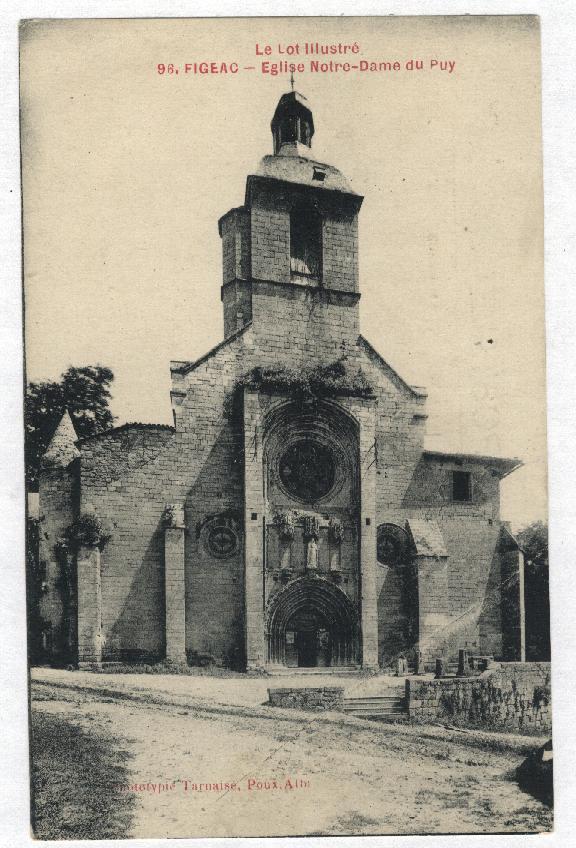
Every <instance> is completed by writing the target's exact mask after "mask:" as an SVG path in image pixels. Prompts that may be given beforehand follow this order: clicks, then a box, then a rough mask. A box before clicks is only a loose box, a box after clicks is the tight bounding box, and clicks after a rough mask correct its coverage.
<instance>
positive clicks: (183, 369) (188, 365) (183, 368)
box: [170, 321, 252, 374]
mask: <svg viewBox="0 0 576 848" xmlns="http://www.w3.org/2000/svg"><path fill="white" fill-rule="evenodd" d="M251 326H252V322H251V321H249V322H248V323H247V324H245V325H244V326H243V327H241V328H240V329H239V330H236V332H235V333H232V335H231V336H228V338H227V339H224V340H223V341H221V342H219V343H218V344H217V345H214V347H213V348H211V349H210V350H209V351H208V352H207V353H205V354H204V356H201V357H200V359H196V360H193V361H191V362H173V363H172V366H171V368H170V370H171V371H172V372H173V373H175V374H189V373H190V371H194V369H195V368H198V366H199V365H202V363H203V362H206V360H207V359H211V358H212V357H213V356H214V355H215V354H216V353H218V351H219V350H222V348H224V347H226V345H229V344H230V342H233V341H234V340H235V339H239V338H240V336H243V335H244V333H245V332H246V331H247V330H248V329H249V328H250V327H251Z"/></svg>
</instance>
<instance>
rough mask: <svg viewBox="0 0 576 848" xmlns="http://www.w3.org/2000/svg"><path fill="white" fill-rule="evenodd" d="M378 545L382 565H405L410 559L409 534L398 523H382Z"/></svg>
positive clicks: (377, 538)
mask: <svg viewBox="0 0 576 848" xmlns="http://www.w3.org/2000/svg"><path fill="white" fill-rule="evenodd" d="M376 545H377V547H376V553H377V557H378V562H380V563H381V564H382V565H403V564H404V563H405V562H406V561H407V559H408V551H409V542H408V534H407V533H406V531H405V530H403V529H402V528H401V527H398V525H397V524H381V525H380V526H379V527H378V532H377V536H376Z"/></svg>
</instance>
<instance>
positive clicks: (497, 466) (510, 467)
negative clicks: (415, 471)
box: [422, 450, 524, 479]
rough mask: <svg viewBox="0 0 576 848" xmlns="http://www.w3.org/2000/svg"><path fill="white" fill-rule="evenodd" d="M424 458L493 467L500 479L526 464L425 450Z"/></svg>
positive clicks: (485, 455)
mask: <svg viewBox="0 0 576 848" xmlns="http://www.w3.org/2000/svg"><path fill="white" fill-rule="evenodd" d="M422 456H423V457H425V458H426V459H431V460H440V461H446V462H454V461H456V460H461V461H463V462H477V463H478V464H480V465H491V466H492V467H493V468H494V470H496V471H498V474H499V477H500V479H502V478H503V477H506V476H507V475H508V474H511V473H512V471H516V469H517V468H520V467H521V466H522V465H524V463H523V462H522V460H521V459H517V458H512V459H510V458H507V457H504V456H489V455H487V454H480V453H447V452H446V451H436V450H425V451H423V453H422Z"/></svg>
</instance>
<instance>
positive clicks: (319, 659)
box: [266, 575, 359, 668]
mask: <svg viewBox="0 0 576 848" xmlns="http://www.w3.org/2000/svg"><path fill="white" fill-rule="evenodd" d="M266 631H267V638H268V662H269V663H270V664H272V665H283V666H288V667H290V666H292V667H308V668H309V667H316V666H320V667H326V666H340V667H341V666H355V665H357V664H358V662H359V636H358V633H359V628H358V617H357V613H356V610H355V609H354V605H353V604H352V602H351V601H350V599H349V598H348V597H347V596H346V595H345V594H344V592H343V591H342V590H341V589H339V588H338V587H337V586H334V585H333V584H332V583H329V582H328V581H327V580H324V579H322V578H320V577H316V576H308V575H307V576H305V577H300V578H298V579H296V580H293V581H292V582H291V583H290V584H289V585H288V586H287V587H286V588H285V589H283V590H282V591H280V592H277V593H276V594H275V595H274V596H273V597H272V599H271V601H270V605H269V610H268V617H267V628H266Z"/></svg>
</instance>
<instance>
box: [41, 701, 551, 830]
mask: <svg viewBox="0 0 576 848" xmlns="http://www.w3.org/2000/svg"><path fill="white" fill-rule="evenodd" d="M33 695H34V699H33V719H34V721H33V726H34V728H35V732H34V737H33V749H34V752H35V754H34V761H35V771H34V774H35V785H36V810H37V812H36V828H37V836H39V837H41V838H42V837H43V838H57V837H58V835H60V838H63V837H64V838H73V837H76V838H82V837H84V838H94V837H97V836H100V837H104V836H106V837H109V838H110V837H114V836H116V837H122V836H124V837H133V838H136V837H156V838H160V837H186V836H187V837H200V836H213V837H217V836H283V835H312V834H317V835H318V834H332V835H347V834H350V835H351V834H355V835H359V834H404V833H498V832H500V833H519V832H520V833H522V832H524V833H527V832H535V831H542V830H549V829H550V828H551V826H552V816H551V812H550V810H549V809H548V808H547V807H545V806H544V805H543V804H541V803H540V802H539V801H536V800H535V799H533V798H532V797H531V796H529V795H526V794H524V793H523V792H522V791H520V789H519V788H518V786H517V784H516V783H515V780H514V769H515V767H516V766H517V765H518V764H519V762H520V761H521V759H522V756H521V755H519V754H518V753H512V752H509V751H508V752H494V751H491V750H483V749H481V748H478V747H474V746H470V745H469V744H468V743H467V739H466V735H465V734H463V739H462V742H461V743H460V742H454V741H447V740H445V739H428V738H423V737H421V736H419V735H417V734H413V735H412V736H409V735H406V734H400V733H397V732H395V730H394V728H393V727H390V726H386V725H383V724H377V723H372V722H366V723H365V724H366V726H365V727H364V726H363V725H362V723H361V722H358V725H359V726H358V728H354V727H351V726H350V724H349V723H348V724H347V723H346V722H345V721H344V720H343V721H342V723H341V724H339V723H338V721H335V722H333V723H331V724H327V723H325V722H322V721H318V720H315V718H314V716H311V717H310V719H309V720H306V721H305V722H304V723H303V722H302V720H301V718H298V719H297V720H294V721H292V720H287V721H277V720H275V719H274V717H273V716H274V713H273V711H272V708H271V718H270V719H266V718H263V717H262V716H261V714H259V715H251V714H250V713H251V710H250V708H249V707H246V710H245V714H243V715H239V714H230V713H229V712H228V713H227V712H226V711H223V712H222V713H218V712H207V711H204V710H202V709H199V708H197V707H191V708H189V709H185V708H183V707H182V706H181V705H180V706H176V705H174V706H172V707H169V706H167V705H153V704H145V703H141V702H140V703H138V702H133V701H128V700H124V699H122V697H121V696H119V697H107V698H104V699H100V700H98V699H95V696H94V694H93V693H89V692H86V693H79V692H72V691H66V690H63V689H56V688H52V687H50V686H48V685H46V684H43V685H35V686H34V687H33ZM260 713H261V711H260ZM161 785H162V786H163V787H164V788H163V789H162V790H161V789H160V786H161Z"/></svg>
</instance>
